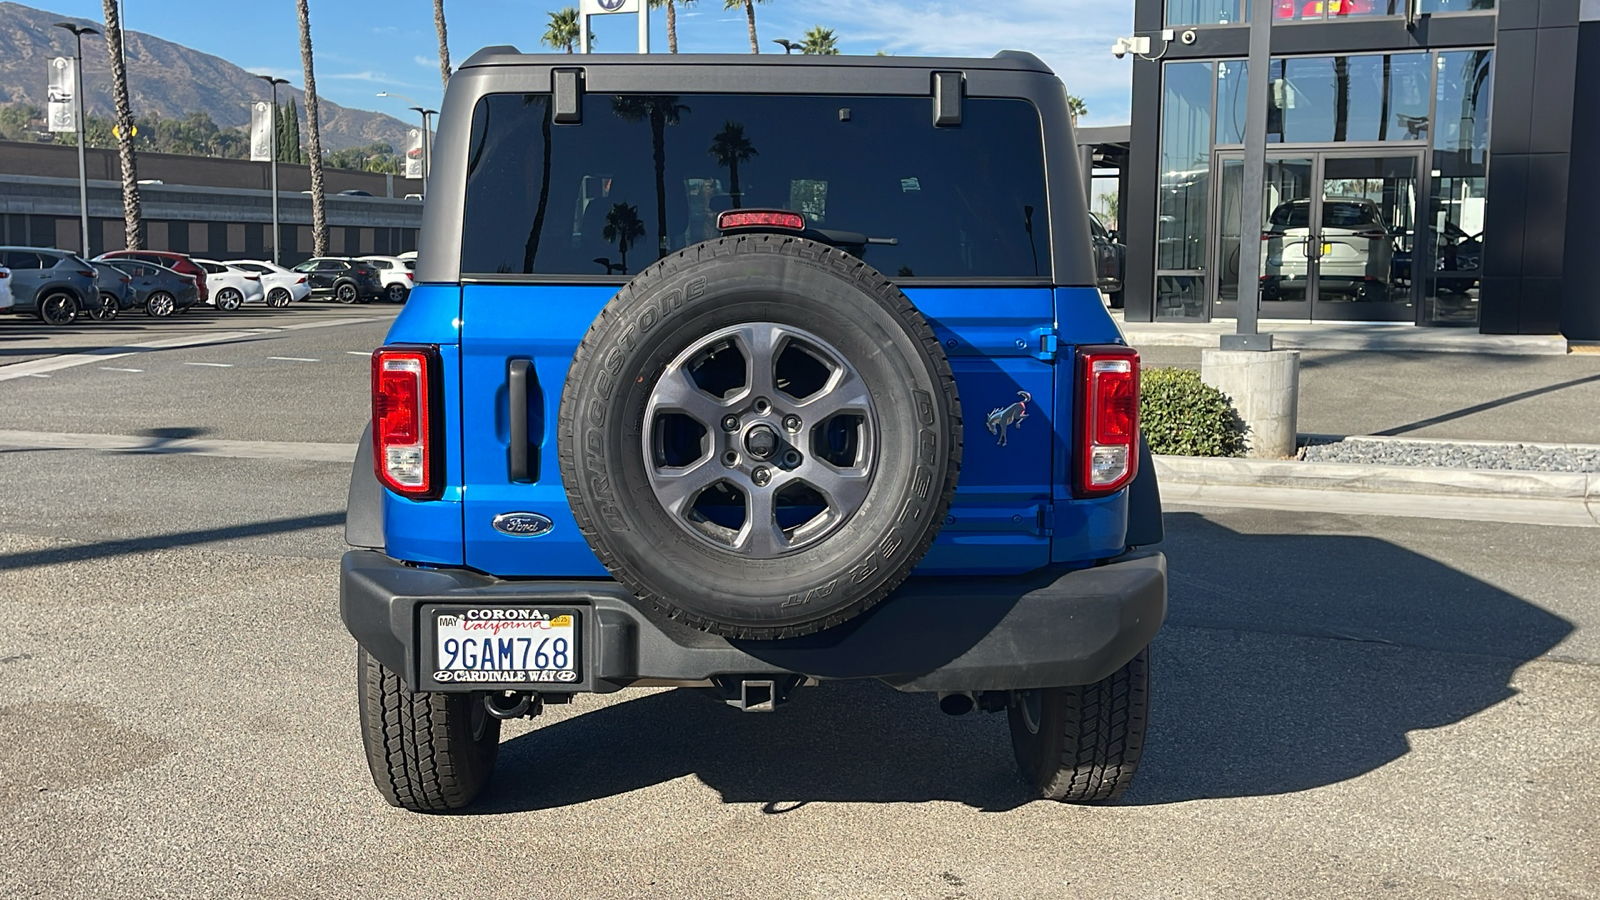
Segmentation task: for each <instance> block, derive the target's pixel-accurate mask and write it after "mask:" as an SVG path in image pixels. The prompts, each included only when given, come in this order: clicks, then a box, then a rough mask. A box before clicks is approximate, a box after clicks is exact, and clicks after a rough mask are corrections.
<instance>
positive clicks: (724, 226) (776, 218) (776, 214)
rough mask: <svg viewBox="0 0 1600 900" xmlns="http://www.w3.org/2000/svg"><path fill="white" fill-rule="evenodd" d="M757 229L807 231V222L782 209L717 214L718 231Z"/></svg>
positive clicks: (730, 211)
mask: <svg viewBox="0 0 1600 900" xmlns="http://www.w3.org/2000/svg"><path fill="white" fill-rule="evenodd" d="M757 227H766V228H787V229H789V230H790V231H805V230H806V220H805V217H804V216H802V215H800V214H799V213H796V212H788V211H786V210H781V209H730V210H725V211H723V212H720V213H718V214H717V230H718V231H729V230H732V229H735V228H757Z"/></svg>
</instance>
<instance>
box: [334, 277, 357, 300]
mask: <svg viewBox="0 0 1600 900" xmlns="http://www.w3.org/2000/svg"><path fill="white" fill-rule="evenodd" d="M358 296H359V295H358V294H357V293H356V286H355V285H353V284H351V283H350V282H348V281H347V282H345V283H344V284H341V285H339V287H338V289H337V290H335V291H334V292H333V299H335V300H337V301H339V302H340V303H354V302H356V299H357V297H358Z"/></svg>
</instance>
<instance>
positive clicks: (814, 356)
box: [559, 234, 961, 639]
mask: <svg viewBox="0 0 1600 900" xmlns="http://www.w3.org/2000/svg"><path fill="white" fill-rule="evenodd" d="M559 443H560V458H561V473H562V480H563V482H564V483H565V486H566V492H567V498H568V500H569V502H570V504H571V506H572V511H573V514H574V515H575V517H576V518H577V522H578V525H579V527H580V528H581V529H582V530H583V534H584V536H585V538H586V539H587V540H588V543H589V546H590V547H591V548H592V549H593V550H594V552H595V554H596V555H597V556H598V557H599V559H600V561H601V563H603V564H604V565H605V566H606V568H607V569H608V570H610V572H611V573H612V574H613V575H614V576H615V577H616V578H617V580H618V581H620V582H622V583H623V584H624V585H626V586H627V587H628V588H629V589H630V590H631V591H633V593H634V594H635V595H636V596H638V597H639V598H640V599H641V600H645V601H647V602H649V603H652V604H654V605H655V606H656V607H658V608H660V609H662V610H664V611H665V612H666V613H667V614H668V615H670V616H671V617H672V618H674V619H677V620H680V621H682V622H685V623H687V624H689V625H692V626H694V627H696V628H700V629H703V630H705V631H710V632H714V633H717V634H722V635H727V636H730V637H740V638H755V639H771V638H782V637H789V636H794V635H801V634H808V633H810V632H814V631H819V630H821V629H824V628H828V627H830V626H832V625H836V624H838V623H841V622H844V621H846V620H848V619H850V618H852V617H853V616H856V615H858V614H859V613H861V612H862V611H863V610H866V609H867V608H869V607H871V606H872V605H873V604H874V603H877V602H878V601H879V600H881V599H883V597H884V596H885V595H887V594H888V593H889V592H890V591H891V590H893V589H894V588H895V586H896V585H898V584H899V583H900V582H901V581H902V580H904V579H905V577H906V575H907V574H908V573H909V572H910V571H911V569H912V567H913V566H915V565H916V564H917V562H918V561H919V560H921V559H922V556H923V555H924V554H925V553H926V552H927V550H928V547H929V546H930V545H931V544H932V542H933V539H934V537H935V536H936V534H937V533H938V530H939V527H940V525H941V524H942V523H943V521H944V517H945V514H946V512H947V511H948V509H949V506H950V501H951V498H952V497H953V496H954V494H955V488H956V478H957V475H958V472H959V469H960V459H961V409H960V402H959V400H958V398H957V396H956V385H955V378H954V376H953V375H952V374H951V370H950V363H949V360H948V359H946V358H945V355H944V352H943V349H942V348H941V347H940V346H939V342H938V340H937V339H936V338H935V337H934V334H933V331H932V329H931V328H930V327H929V326H928V323H927V322H926V320H924V319H923V318H922V316H921V314H919V313H918V312H917V310H916V308H915V307H913V306H912V304H911V302H910V301H909V300H908V299H907V298H906V296H905V295H904V294H903V293H901V292H900V290H899V288H897V287H895V285H894V284H893V283H891V282H890V281H889V280H888V279H887V278H885V277H884V276H883V275H882V274H881V273H879V272H878V271H876V270H875V269H873V268H872V267H871V266H869V265H867V264H866V263H864V262H862V261H861V260H860V259H857V258H855V257H853V256H850V255H849V254H846V253H843V252H841V251H838V250H835V249H833V248H831V247H828V246H826V245H824V244H820V243H816V242H813V241H810V240H805V239H802V238H798V237H790V236H780V235H768V234H752V235H743V236H738V237H725V238H721V239H718V240H713V241H708V242H706V243H703V244H698V245H696V246H693V247H689V248H687V249H685V250H682V251H680V252H678V253H675V254H673V255H671V256H669V257H667V258H666V259H663V260H661V261H660V262H659V263H657V264H655V265H653V266H651V267H650V268H648V269H646V270H645V271H644V272H642V273H641V274H640V275H639V276H638V277H636V278H634V280H633V281H632V282H630V283H629V284H628V285H627V286H626V287H624V288H623V289H622V290H621V291H620V292H618V294H617V296H616V297H615V298H613V299H612V300H611V302H610V303H608V304H607V305H606V307H605V308H604V309H603V310H601V312H600V315H599V317H598V318H597V319H596V320H595V322H594V324H593V325H591V326H590V328H589V332H588V334H587V335H585V337H584V339H583V342H582V343H581V344H580V345H579V347H578V351H577V353H576V355H575V357H574V359H573V362H572V368H571V370H570V373H569V374H568V377H567V382H566V385H565V389H564V391H563V394H562V399H561V419H560V427H559Z"/></svg>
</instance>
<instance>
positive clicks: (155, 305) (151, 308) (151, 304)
mask: <svg viewBox="0 0 1600 900" xmlns="http://www.w3.org/2000/svg"><path fill="white" fill-rule="evenodd" d="M177 308H178V300H177V298H176V297H174V296H172V295H171V294H169V293H167V292H166V291H156V292H155V293H154V294H151V295H150V299H149V300H146V301H145V304H144V314H145V315H147V316H152V317H154V318H157V319H165V318H166V317H167V316H170V315H172V314H173V312H174V311H176V310H177Z"/></svg>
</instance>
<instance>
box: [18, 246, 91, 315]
mask: <svg viewBox="0 0 1600 900" xmlns="http://www.w3.org/2000/svg"><path fill="white" fill-rule="evenodd" d="M0 265H3V266H5V267H6V268H8V269H10V270H11V277H10V278H9V279H7V280H8V281H10V282H11V298H12V301H13V303H14V305H13V306H12V308H11V311H12V312H14V313H18V314H24V315H33V316H38V317H39V319H40V320H41V321H43V322H44V323H45V324H46V325H56V326H60V325H70V324H72V322H73V320H74V319H76V318H78V316H79V315H80V314H82V313H86V312H88V311H89V310H90V309H93V308H94V307H95V305H96V304H97V302H98V300H99V292H98V291H97V290H96V289H95V277H96V275H97V273H96V272H95V270H94V266H92V265H90V264H89V263H88V262H86V261H84V260H83V259H81V258H79V257H78V255H77V254H76V253H73V252H72V251H70V250H55V249H50V248H42V247H0Z"/></svg>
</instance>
